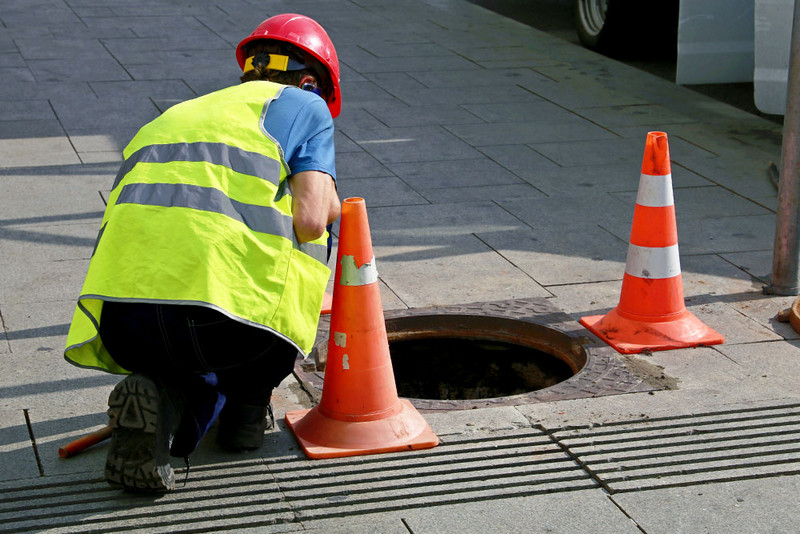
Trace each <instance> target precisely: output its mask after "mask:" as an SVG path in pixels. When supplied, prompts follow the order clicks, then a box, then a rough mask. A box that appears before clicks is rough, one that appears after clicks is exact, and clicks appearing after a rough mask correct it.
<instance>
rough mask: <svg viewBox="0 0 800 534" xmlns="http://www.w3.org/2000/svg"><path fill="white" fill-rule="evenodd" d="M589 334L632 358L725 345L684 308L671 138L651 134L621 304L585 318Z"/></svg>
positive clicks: (645, 154) (647, 146)
mask: <svg viewBox="0 0 800 534" xmlns="http://www.w3.org/2000/svg"><path fill="white" fill-rule="evenodd" d="M580 322H581V324H583V325H584V326H585V327H586V328H588V329H589V330H591V331H592V332H593V333H594V334H596V335H597V336H599V337H600V338H602V339H603V340H604V341H605V342H606V343H608V344H609V345H611V346H612V347H614V348H615V349H616V350H617V351H619V352H622V353H626V354H631V353H635V352H642V351H645V350H651V351H652V350H668V349H677V348H684V347H695V346H698V345H715V344H718V343H723V342H724V341H725V338H724V337H723V336H722V335H721V334H719V333H717V332H716V331H714V330H712V329H711V328H709V327H708V326H706V325H705V324H703V323H702V322H701V321H700V319H698V318H697V317H695V316H694V315H693V314H692V313H691V312H690V311H689V310H687V309H686V306H685V305H684V302H683V285H682V279H681V266H680V257H679V255H678V230H677V226H676V223H675V205H674V202H673V198H672V173H671V168H670V162H669V146H668V143H667V134H665V133H664V132H650V133H648V134H647V142H646V144H645V151H644V161H643V162H642V175H641V178H640V180H639V193H638V196H637V198H636V207H635V208H634V212H633V225H632V227H631V238H630V243H629V246H628V258H627V261H626V265H625V274H624V277H623V279H622V293H621V294H620V298H619V304H618V305H617V307H616V308H614V309H613V310H611V311H610V312H609V313H608V314H606V315H595V316H590V317H582V318H581V320H580Z"/></svg>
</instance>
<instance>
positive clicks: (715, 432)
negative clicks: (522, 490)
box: [551, 404, 800, 493]
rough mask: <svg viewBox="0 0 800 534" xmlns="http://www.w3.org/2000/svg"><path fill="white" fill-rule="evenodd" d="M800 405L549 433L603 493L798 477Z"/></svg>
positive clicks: (763, 407)
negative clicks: (600, 485)
mask: <svg viewBox="0 0 800 534" xmlns="http://www.w3.org/2000/svg"><path fill="white" fill-rule="evenodd" d="M798 433H800V404H787V405H783V406H762V407H755V408H747V409H742V410H730V411H722V412H713V413H706V414H699V415H692V416H685V417H679V416H676V417H660V418H652V419H648V420H646V421H641V420H639V421H630V422H617V423H609V424H602V425H594V426H583V427H573V428H569V429H562V430H557V431H554V432H552V433H551V435H552V436H553V438H554V439H556V440H557V441H558V442H559V443H561V444H562V445H563V446H564V448H565V450H566V451H568V452H569V454H571V455H572V456H573V457H574V458H575V459H576V460H577V461H578V462H579V463H580V464H581V465H582V466H583V467H584V468H585V469H586V470H587V472H589V473H590V474H591V475H592V476H594V477H595V478H596V480H598V481H599V482H600V483H601V484H602V485H603V487H604V488H606V489H607V490H608V491H609V492H610V493H623V492H630V491H637V490H645V489H655V488H665V487H676V486H687V485H694V484H703V483H710V482H728V481H732V480H744V479H752V478H763V477H772V476H781V475H795V474H800V443H798V441H797V435H798Z"/></svg>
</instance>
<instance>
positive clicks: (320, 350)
mask: <svg viewBox="0 0 800 534" xmlns="http://www.w3.org/2000/svg"><path fill="white" fill-rule="evenodd" d="M487 319H489V320H487ZM492 319H496V320H492ZM384 320H385V322H386V333H387V337H388V339H389V343H390V344H391V343H392V342H393V341H399V340H406V339H424V338H426V337H431V338H432V337H440V338H441V337H459V336H458V334H463V336H464V337H473V338H480V339H485V340H496V341H506V342H512V343H516V344H519V345H523V346H528V347H532V348H535V349H538V350H541V351H543V352H546V353H548V354H550V355H552V356H555V357H556V358H559V359H561V360H562V361H564V362H566V363H567V364H568V365H569V366H570V367H571V368H572V370H573V372H574V373H575V375H574V376H572V377H571V378H568V379H567V380H564V381H563V382H559V383H558V384H555V385H553V386H550V387H547V388H544V389H539V390H535V391H530V392H528V393H522V394H519V395H511V396H506V397H493V398H485V399H469V400H440V399H415V398H410V399H409V400H410V401H411V403H412V404H413V405H414V406H415V407H416V408H417V409H418V410H420V411H426V412H440V411H450V410H470V409H474V408H489V407H497V406H515V405H522V404H533V403H539V402H550V401H556V400H569V399H585V398H592V397H601V396H607V395H621V394H624V393H641V392H647V391H656V390H663V389H668V388H669V383H668V381H669V379H668V378H667V377H664V376H663V375H660V376H659V375H658V374H654V373H652V372H648V370H646V366H643V365H633V362H632V359H631V357H630V356H626V355H623V354H620V353H618V352H617V351H615V350H614V349H612V348H611V347H609V346H608V345H606V344H605V343H603V341H601V340H600V339H599V338H597V337H596V336H595V335H594V334H592V333H591V332H589V331H588V330H586V329H585V328H584V327H583V326H582V325H581V324H580V323H578V322H577V321H575V320H574V319H573V318H572V317H570V316H569V315H567V314H566V313H564V312H562V311H561V310H559V309H558V308H556V307H555V306H553V304H551V303H550V302H549V301H548V300H547V299H544V298H529V299H515V300H501V301H491V302H475V303H470V304H461V305H451V306H435V307H429V308H411V309H406V310H385V311H384ZM451 320H452V322H451ZM476 320H480V321H482V322H483V323H486V324H489V325H494V326H495V327H500V329H494V330H486V329H480V330H477V331H476V329H475V326H474V325H475V321H476ZM442 323H447V327H446V328H442V327H441V324H442ZM409 325H410V326H411V327H413V328H414V330H409V329H408V328H409ZM437 325H439V326H437ZM329 333H330V316H322V317H321V318H320V322H319V327H318V329H317V339H316V341H315V343H314V349H313V350H312V352H311V354H310V356H309V358H308V359H306V360H302V359H298V361H297V362H296V364H295V368H294V374H295V377H296V378H297V379H298V381H299V382H300V384H301V385H302V387H303V389H305V390H306V391H307V392H308V393H309V394H310V395H311V396H312V398H313V399H314V402H319V399H320V397H321V394H322V383H323V376H324V372H323V371H319V370H317V364H316V363H315V362H318V361H324V359H325V356H326V355H327V347H328V337H329ZM468 334H471V335H468Z"/></svg>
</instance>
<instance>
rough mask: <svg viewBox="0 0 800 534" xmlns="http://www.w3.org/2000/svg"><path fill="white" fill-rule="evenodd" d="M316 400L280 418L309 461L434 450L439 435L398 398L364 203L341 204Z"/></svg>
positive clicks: (352, 199)
mask: <svg viewBox="0 0 800 534" xmlns="http://www.w3.org/2000/svg"><path fill="white" fill-rule="evenodd" d="M334 282H335V283H334V288H333V305H332V312H331V331H330V332H331V333H330V339H329V340H328V362H327V365H326V367H325V379H324V382H323V385H322V398H321V399H320V402H319V404H318V405H317V406H315V407H314V408H313V409H311V410H298V411H294V412H289V413H287V414H286V422H287V423H288V425H289V428H291V430H292V431H293V432H294V434H295V437H296V438H297V441H298V442H299V443H300V446H301V447H302V448H303V450H304V451H305V453H306V455H308V456H309V457H310V458H335V457H340V456H356V455H361V454H375V453H380V452H391V451H403V450H412V449H426V448H430V447H435V446H436V445H437V444H438V443H439V438H437V437H436V434H434V433H433V430H431V428H430V426H428V423H427V422H425V419H423V417H422V415H420V413H419V412H418V411H417V410H416V408H414V406H413V405H412V404H411V403H410V402H408V401H407V400H405V399H399V398H398V396H397V386H396V385H395V381H394V372H393V371H392V360H391V358H390V356H389V341H388V338H387V336H386V323H385V322H384V317H383V307H382V306H381V297H380V288H379V286H378V271H377V270H376V269H375V256H374V255H373V253H372V241H371V238H370V233H369V223H368V221H367V208H366V205H365V203H364V199H361V198H348V199H346V200H345V201H344V202H343V203H342V220H341V227H340V231H339V251H338V254H337V261H336V275H335V279H334Z"/></svg>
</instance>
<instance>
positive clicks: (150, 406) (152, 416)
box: [105, 374, 179, 492]
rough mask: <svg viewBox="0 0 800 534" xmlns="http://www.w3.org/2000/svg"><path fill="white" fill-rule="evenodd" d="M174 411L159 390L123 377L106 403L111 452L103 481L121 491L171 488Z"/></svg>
mask: <svg viewBox="0 0 800 534" xmlns="http://www.w3.org/2000/svg"><path fill="white" fill-rule="evenodd" d="M178 411H179V410H178V407H177V406H175V404H174V403H173V401H172V400H171V399H170V398H169V395H168V394H167V391H166V390H165V388H163V387H162V386H160V385H159V384H158V383H157V382H156V381H155V380H153V379H151V378H149V377H147V376H144V375H141V374H132V375H128V376H127V377H126V378H125V379H124V380H122V381H121V382H120V383H119V384H117V386H116V387H115V388H114V390H113V391H112V392H111V395H110V396H109V398H108V417H109V424H110V425H111V446H110V448H109V450H108V456H107V458H106V469H105V478H106V481H107V482H108V483H109V484H111V485H112V486H115V487H119V488H122V489H124V490H127V491H137V492H164V491H169V490H172V489H174V488H175V474H174V472H173V470H172V466H171V465H170V464H169V446H170V440H171V438H172V432H173V430H174V429H175V427H176V425H177V422H178V416H179V413H178Z"/></svg>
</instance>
